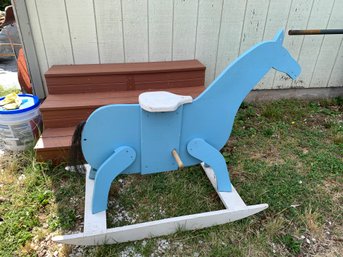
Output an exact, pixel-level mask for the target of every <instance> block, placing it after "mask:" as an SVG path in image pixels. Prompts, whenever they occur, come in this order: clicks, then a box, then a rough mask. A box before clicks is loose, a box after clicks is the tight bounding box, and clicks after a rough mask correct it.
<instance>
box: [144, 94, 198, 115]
mask: <svg viewBox="0 0 343 257" xmlns="http://www.w3.org/2000/svg"><path fill="white" fill-rule="evenodd" d="M192 101H193V98H192V97H191V96H185V95H176V94H173V93H170V92H166V91H156V92H145V93H142V94H140V95H139V104H140V106H141V108H142V109H143V110H145V111H147V112H173V111H175V110H176V109H177V108H179V106H181V105H183V104H186V103H191V102H192Z"/></svg>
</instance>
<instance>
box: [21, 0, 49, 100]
mask: <svg viewBox="0 0 343 257" xmlns="http://www.w3.org/2000/svg"><path fill="white" fill-rule="evenodd" d="M26 6H27V11H28V15H29V18H30V23H31V29H32V36H33V38H34V42H35V48H36V53H37V58H38V62H39V69H40V74H41V78H40V79H41V80H42V81H43V82H44V83H43V85H44V91H45V92H48V89H47V87H46V84H45V80H44V73H45V72H46V71H47V70H48V68H49V64H48V60H47V56H46V51H45V44H44V40H43V34H42V33H41V24H40V19H39V16H38V12H37V6H36V1H26ZM36 87H37V86H36ZM37 89H38V87H37ZM40 97H41V98H42V96H40ZM44 97H45V95H44Z"/></svg>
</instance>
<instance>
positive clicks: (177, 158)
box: [172, 149, 185, 169]
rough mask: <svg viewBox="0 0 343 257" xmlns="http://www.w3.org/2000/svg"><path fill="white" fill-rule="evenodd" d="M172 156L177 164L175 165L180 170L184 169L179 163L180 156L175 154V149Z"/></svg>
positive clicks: (180, 162) (181, 163)
mask: <svg viewBox="0 0 343 257" xmlns="http://www.w3.org/2000/svg"><path fill="white" fill-rule="evenodd" d="M172 155H173V157H174V159H175V161H176V163H177V165H178V166H179V168H180V169H182V168H183V167H185V166H184V165H183V162H182V161H181V158H180V155H179V154H178V153H177V152H176V150H175V149H173V151H172Z"/></svg>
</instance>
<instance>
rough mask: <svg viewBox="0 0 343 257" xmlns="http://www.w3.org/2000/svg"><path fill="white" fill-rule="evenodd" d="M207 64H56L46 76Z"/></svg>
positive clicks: (167, 69) (198, 67)
mask: <svg viewBox="0 0 343 257" xmlns="http://www.w3.org/2000/svg"><path fill="white" fill-rule="evenodd" d="M204 69H205V66H204V65H203V64H202V63H201V62H199V61H198V60H186V61H173V62H139V63H111V64H89V65H55V66H53V67H51V68H50V69H49V70H48V71H47V72H46V73H45V76H46V77H65V76H79V75H94V74H95V75H99V74H101V75H104V74H132V73H154V72H170V71H185V70H187V71H189V70H204Z"/></svg>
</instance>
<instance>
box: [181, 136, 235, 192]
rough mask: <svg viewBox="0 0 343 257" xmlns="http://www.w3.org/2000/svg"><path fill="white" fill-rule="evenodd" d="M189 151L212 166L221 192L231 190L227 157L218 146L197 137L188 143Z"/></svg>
mask: <svg viewBox="0 0 343 257" xmlns="http://www.w3.org/2000/svg"><path fill="white" fill-rule="evenodd" d="M187 151H188V153H189V154H190V155H192V156H193V157H194V158H196V159H198V160H200V161H203V162H204V163H205V164H206V165H209V166H211V168H212V169H213V171H214V174H215V175H216V180H217V189H218V191H219V192H231V190H232V189H231V182H230V176H229V172H228V169H227V167H226V162H225V159H224V157H223V156H222V154H221V153H220V152H219V151H218V150H217V149H216V148H214V147H213V146H211V145H210V144H209V143H207V142H206V141H205V140H203V139H201V138H195V139H193V140H191V141H190V142H189V143H188V145H187Z"/></svg>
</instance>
